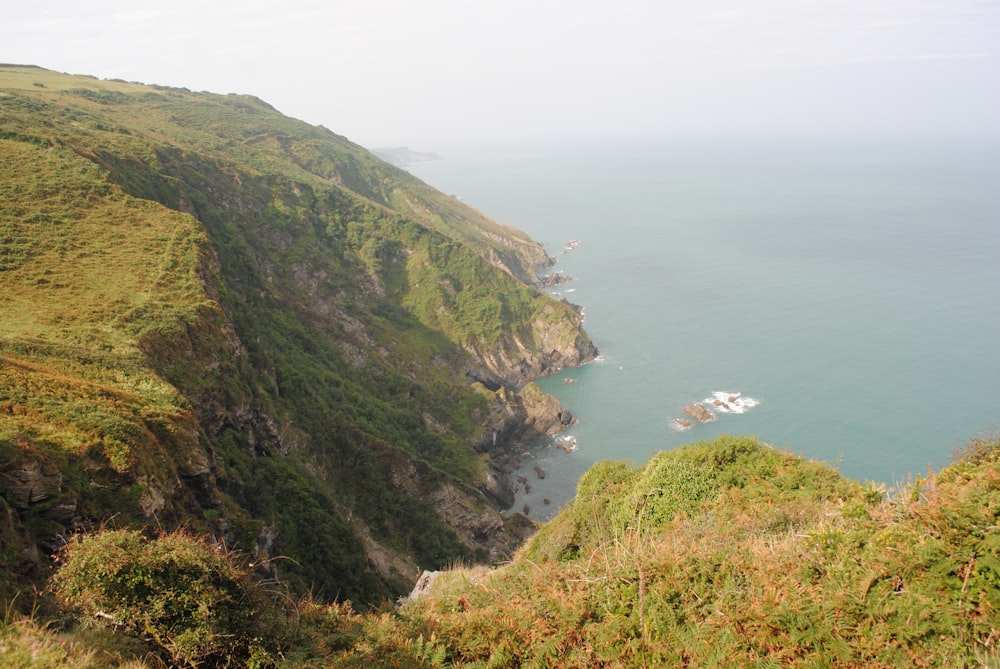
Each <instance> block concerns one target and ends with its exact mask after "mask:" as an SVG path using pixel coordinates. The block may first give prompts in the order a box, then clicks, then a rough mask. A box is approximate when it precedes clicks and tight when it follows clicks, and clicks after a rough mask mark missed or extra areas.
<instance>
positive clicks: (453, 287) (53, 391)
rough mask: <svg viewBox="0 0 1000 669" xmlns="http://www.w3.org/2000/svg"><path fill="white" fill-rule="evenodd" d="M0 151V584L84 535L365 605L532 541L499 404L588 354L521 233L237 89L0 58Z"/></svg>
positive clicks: (508, 424) (556, 410)
mask: <svg viewBox="0 0 1000 669" xmlns="http://www.w3.org/2000/svg"><path fill="white" fill-rule="evenodd" d="M0 158H2V160H0V170H2V172H3V174H2V178H0V242H2V246H0V491H2V497H0V511H2V513H0V537H2V540H3V541H2V544H0V560H2V565H0V567H2V569H3V570H4V571H5V574H6V575H7V578H5V579H4V582H5V583H7V585H6V586H5V588H4V590H5V592H4V593H3V594H4V595H7V596H9V595H10V594H11V592H12V591H16V590H18V589H19V588H24V587H28V586H29V585H30V584H32V583H38V582H39V581H40V579H44V578H45V576H46V574H47V571H48V568H49V560H48V557H47V555H48V554H49V553H51V551H53V550H54V549H56V548H57V547H58V546H59V545H60V544H61V543H62V542H63V541H64V538H65V537H66V536H68V535H70V534H72V533H74V532H78V531H81V530H88V529H92V528H95V527H99V526H102V525H111V526H115V527H156V528H161V529H164V530H169V529H171V528H176V527H186V528H188V529H189V531H191V532H194V533H198V534H203V535H206V536H209V537H211V538H212V539H213V540H215V541H218V542H222V543H224V544H225V545H226V546H229V547H231V548H238V549H240V550H243V551H245V552H246V553H247V554H249V555H253V556H255V558H256V559H257V561H258V563H259V564H262V565H266V568H264V572H266V574H267V575H268V576H271V577H278V578H280V579H282V581H283V582H285V583H289V584H291V585H292V587H293V588H294V589H295V590H298V591H311V592H312V593H314V594H315V595H316V596H318V597H320V598H326V599H332V598H336V597H348V598H351V599H353V600H354V601H356V602H377V601H380V600H381V599H383V598H392V597H394V596H396V595H398V594H400V593H402V592H405V591H406V590H408V589H409V587H410V585H411V584H412V582H413V580H414V579H415V578H416V576H417V574H418V573H419V571H420V570H421V569H426V568H439V567H441V566H444V565H446V564H449V563H452V562H454V561H456V560H471V559H476V560H486V561H490V560H498V559H503V558H504V557H506V556H509V555H510V553H511V551H512V550H513V549H514V547H516V546H517V545H518V544H519V543H520V542H521V541H522V540H523V538H524V536H525V535H526V534H527V533H529V532H530V531H531V525H530V523H529V522H528V521H526V520H525V519H523V518H519V517H516V516H515V517H512V518H507V519H505V518H504V517H503V516H502V515H501V513H500V510H501V509H502V508H504V507H505V506H508V505H509V504H510V503H511V501H512V492H511V488H510V485H509V481H507V480H506V474H505V469H504V466H503V461H504V459H505V458H506V457H507V455H508V449H509V448H510V446H511V445H512V444H513V443H515V442H516V441H517V440H519V439H522V438H527V437H530V436H532V435H534V434H539V433H548V432H554V431H557V430H559V429H561V428H562V427H563V426H564V423H566V422H568V421H569V420H570V417H569V415H568V413H567V412H565V411H564V410H562V408H561V407H558V404H557V403H555V402H554V400H552V399H551V398H548V400H545V401H540V400H539V398H538V397H537V395H538V393H536V390H537V387H534V386H533V385H532V384H529V385H528V386H527V387H526V391H523V392H522V393H520V394H519V393H517V392H514V390H513V389H515V388H518V387H520V386H522V385H523V384H525V383H528V382H530V381H531V380H532V379H534V378H536V377H538V376H541V375H544V374H547V373H550V372H552V371H554V370H556V369H559V368H561V367H563V366H567V365H578V364H582V363H584V362H587V361H588V360H590V359H591V358H593V357H594V355H595V354H596V351H595V349H594V346H593V344H592V343H591V342H590V340H589V338H588V337H587V335H586V334H585V333H584V331H583V330H582V329H581V322H582V318H581V316H580V314H579V313H578V310H577V309H576V308H575V307H574V306H573V305H571V304H568V303H566V302H564V301H556V300H553V299H552V298H550V297H548V296H547V295H545V294H544V293H542V292H541V291H539V290H537V288H536V287H535V284H536V283H537V280H538V277H537V274H536V272H538V271H539V270H540V269H543V268H545V267H548V266H549V265H550V264H551V263H552V259H551V258H549V256H548V255H547V254H546V253H545V251H544V250H543V249H542V248H541V247H540V246H539V245H538V244H537V243H536V242H534V241H533V240H532V239H531V238H530V237H528V236H527V235H525V234H524V233H522V232H520V231H518V230H516V229H514V228H511V227H508V226H505V225H502V224H500V223H497V222H496V221H493V220H491V219H489V218H488V217H486V216H484V215H482V214H481V213H479V212H477V211H475V210H473V209H471V208H469V207H467V206H465V205H463V204H461V203H460V202H458V201H456V200H455V199H454V198H451V197H448V196H445V195H442V194H441V193H438V192H437V191H435V190H434V189H432V188H431V187H429V186H427V185H426V184H424V183H422V182H421V181H419V180H417V179H416V178H414V177H412V176H411V175H409V174H408V173H406V172H404V171H402V170H400V169H397V168H395V167H393V166H392V165H389V164H387V163H385V162H383V161H382V160H380V159H378V158H377V157H375V156H374V155H372V154H371V153H369V152H368V151H367V150H365V149H364V148H362V147H360V146H357V145H355V144H352V143H351V142H350V141H348V140H347V139H345V138H344V137H341V136H338V135H336V134H334V133H333V132H331V131H329V130H327V129H325V128H322V127H314V126H310V125H308V124H305V123H303V122H300V121H297V120H295V119H291V118H288V117H286V116H284V115H282V114H281V113H279V112H278V111H277V110H275V109H274V108H273V107H271V106H270V105H268V104H267V103H265V102H263V101H261V100H259V99H257V98H254V97H251V96H246V95H217V94H212V93H204V92H201V93H196V92H192V91H189V90H186V89H178V88H167V87H160V86H148V85H143V84H137V83H129V82H124V81H104V80H98V79H95V78H92V77H86V76H71V75H65V74H60V73H56V72H51V71H47V70H43V69H41V68H36V67H24V66H14V65H3V66H0ZM525 392H526V393H527V394H524V393H525ZM524 397H529V398H530V401H528V402H525V401H524V399H523V398H524ZM529 412H531V413H532V415H530V416H529ZM276 556H281V560H274V558H275V557H276Z"/></svg>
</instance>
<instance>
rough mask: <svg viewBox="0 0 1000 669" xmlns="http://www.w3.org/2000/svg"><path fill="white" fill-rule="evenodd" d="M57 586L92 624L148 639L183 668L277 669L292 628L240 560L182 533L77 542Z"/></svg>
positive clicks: (64, 558)
mask: <svg viewBox="0 0 1000 669" xmlns="http://www.w3.org/2000/svg"><path fill="white" fill-rule="evenodd" d="M52 586H53V591H54V593H55V594H56V597H57V598H58V599H59V601H60V602H61V603H62V604H64V605H66V606H68V607H69V608H71V609H73V610H76V611H78V612H80V613H81V614H82V615H83V616H84V617H85V619H87V620H89V621H93V622H96V623H98V624H103V625H108V626H110V627H112V628H115V629H118V630H121V631H123V632H125V633H127V634H131V635H135V636H139V637H142V638H145V639H147V640H148V641H150V642H152V643H153V644H154V645H155V646H157V647H158V649H159V650H160V652H161V653H163V654H165V655H166V656H169V659H170V660H171V661H172V662H173V663H174V664H175V665H177V666H190V667H195V666H199V665H201V664H205V665H208V666H217V667H229V666H240V667H243V666H257V667H263V666H271V665H273V664H274V662H273V660H272V659H271V657H272V654H271V653H272V650H273V648H274V647H275V646H276V642H277V641H278V637H279V636H280V634H281V632H280V630H281V629H282V628H283V627H284V626H283V625H282V624H281V623H282V622H283V619H284V616H282V614H281V609H280V607H278V606H277V605H276V604H275V603H274V602H273V601H272V600H271V599H270V598H269V597H268V596H267V593H266V592H265V591H264V589H263V588H262V587H261V586H260V585H259V584H258V583H257V581H255V580H254V578H253V577H252V575H251V574H250V572H249V570H247V569H246V568H244V567H243V566H241V565H240V564H239V561H238V560H237V558H236V556H235V555H234V554H233V553H230V552H227V551H225V550H224V549H221V548H218V547H216V546H213V545H210V544H209V543H208V541H207V540H205V539H204V538H197V537H192V536H189V535H187V534H184V533H183V532H180V531H178V532H173V533H170V534H164V535H162V536H160V537H157V538H155V539H148V538H147V537H146V536H145V535H144V534H143V533H142V532H139V531H136V530H104V531H101V532H98V533H95V534H90V535H84V536H77V537H76V538H74V539H73V540H72V541H70V542H69V544H67V545H66V546H65V547H64V548H63V550H62V553H61V555H60V566H59V568H58V570H57V571H56V573H55V575H54V576H53V578H52Z"/></svg>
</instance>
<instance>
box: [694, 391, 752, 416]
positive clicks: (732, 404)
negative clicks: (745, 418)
mask: <svg viewBox="0 0 1000 669" xmlns="http://www.w3.org/2000/svg"><path fill="white" fill-rule="evenodd" d="M702 404H704V405H705V406H707V407H709V408H712V409H715V410H716V411H719V412H721V413H746V412H747V411H749V410H750V409H752V408H754V407H755V406H757V405H758V404H760V400H758V399H754V398H753V397H744V396H743V394H742V393H738V392H728V391H725V390H719V391H716V392H714V393H712V396H711V397H709V398H707V399H705V400H702Z"/></svg>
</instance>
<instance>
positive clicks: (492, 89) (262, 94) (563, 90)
mask: <svg viewBox="0 0 1000 669" xmlns="http://www.w3.org/2000/svg"><path fill="white" fill-rule="evenodd" d="M0 17H2V19H0V62H6V63H18V64H32V65H38V66H41V67H45V68H48V69H52V70H57V71H60V72H68V73H74V74H88V75H93V76H96V77H99V78H106V79H124V80H126V81H138V82H142V83H148V84H160V85H166V86H178V87H183V88H188V89H191V90H195V91H201V90H207V91H212V92H215V93H246V94H251V95H256V96H257V97H259V98H262V99H264V100H265V101H267V102H269V103H270V104H272V105H273V106H275V107H276V108H277V109H279V110H280V111H282V112H283V113H285V114H288V115H289V116H293V117H295V118H299V119H302V120H304V121H307V122H309V123H312V124H315V125H323V126H326V127H327V128H329V129H331V130H333V131H334V132H337V133H339V134H341V135H345V136H347V137H348V138H349V139H351V140H353V141H355V142H358V143H360V144H362V145H364V146H368V147H381V146H401V145H406V146H410V147H411V148H414V149H417V150H433V149H434V147H435V145H436V144H437V143H440V142H450V141H462V140H467V139H500V140H503V139H515V138H526V139H532V138H543V137H567V138H589V137H595V138H596V137H601V138H605V137H610V138H614V137H672V136H685V137H703V136H705V137H716V138H717V137H722V138H725V137H737V136H758V137H771V136H793V137H794V136H809V135H820V136H825V137H869V136H918V137H928V136H929V137H945V138H948V137H958V136H962V137H967V136H971V137H977V136H983V137H986V136H989V137H992V138H1000V0H571V1H570V0H504V1H503V2H499V1H498V0H491V1H481V0H284V1H282V2H275V1H274V0H240V2H230V1H229V0H197V1H193V0H172V1H169V2H164V1H163V0H160V1H159V2H142V1H140V0H85V1H81V0H32V1H31V2H27V1H25V0H0Z"/></svg>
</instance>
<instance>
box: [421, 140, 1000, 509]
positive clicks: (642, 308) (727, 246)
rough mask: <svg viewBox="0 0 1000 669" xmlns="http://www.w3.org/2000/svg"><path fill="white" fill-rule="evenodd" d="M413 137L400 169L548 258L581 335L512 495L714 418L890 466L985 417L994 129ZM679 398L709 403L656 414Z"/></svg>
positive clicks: (868, 464)
mask: <svg viewBox="0 0 1000 669" xmlns="http://www.w3.org/2000/svg"><path fill="white" fill-rule="evenodd" d="M427 148H429V149H433V150H435V151H437V152H438V153H439V154H440V155H441V157H442V159H441V160H438V161H433V162H426V163H419V164H415V165H412V166H411V167H410V168H409V169H410V171H411V172H412V173H413V174H415V175H416V176H418V177H419V178H421V179H423V180H424V181H426V182H428V183H429V184H431V185H433V186H435V187H436V188H438V189H439V190H442V191H444V192H446V193H450V194H454V195H455V196H457V197H460V198H461V199H462V200H463V201H464V202H466V203H467V204H469V205H471V206H473V207H475V208H477V209H479V210H480V211H482V212H484V213H486V214H487V215H489V216H491V217H493V218H495V219H497V220H499V221H501V222H503V223H506V224H509V225H512V226H515V227H518V228H520V229H522V230H525V231H526V232H528V233H529V234H530V235H531V236H533V237H534V238H535V239H537V240H538V241H540V242H542V243H543V244H545V246H546V248H547V249H548V250H549V253H550V254H552V255H555V256H557V257H558V264H557V266H556V268H555V269H556V270H558V271H562V272H565V273H567V274H570V275H572V276H573V277H575V280H574V281H573V282H572V283H569V284H564V285H562V286H559V287H557V288H555V289H553V292H559V293H561V294H562V295H564V296H565V297H566V298H567V299H569V300H570V301H571V302H574V303H576V304H579V305H582V306H583V307H584V309H585V313H586V328H587V330H588V332H589V333H590V335H591V336H592V337H593V339H594V340H595V342H596V343H597V345H598V346H599V347H600V349H601V351H602V353H603V356H602V358H601V359H600V361H598V362H596V363H594V364H591V365H588V366H586V367H583V368H579V369H572V370H565V371H564V372H562V373H560V374H557V375H555V376H553V377H550V378H548V379H544V380H543V381H542V386H543V387H544V388H545V389H546V390H548V391H550V392H552V393H553V394H555V395H556V396H557V397H558V398H559V399H560V400H561V401H562V402H563V404H564V405H566V406H567V407H568V408H569V409H570V410H572V411H573V412H574V413H575V414H576V415H577V416H578V418H579V420H580V422H579V424H577V425H575V426H573V427H572V428H571V429H570V430H569V434H571V435H572V436H573V437H575V438H576V441H577V448H576V450H575V451H574V452H572V453H566V452H564V451H563V450H561V449H559V448H557V447H554V446H553V445H552V444H551V443H544V442H543V443H539V444H533V445H530V446H526V448H525V453H526V458H525V461H524V466H523V468H522V470H521V471H520V472H518V476H520V477H521V479H522V483H521V485H520V490H519V493H518V497H519V499H518V502H517V505H516V508H517V509H518V510H521V509H523V508H524V507H527V508H528V509H529V510H530V513H529V515H530V516H531V517H534V518H540V519H544V518H547V517H550V516H551V515H553V514H554V513H555V512H556V511H557V510H558V508H559V507H560V506H562V505H563V504H565V503H566V501H567V500H569V499H571V498H572V495H573V491H574V488H575V485H576V482H577V480H578V479H579V477H580V475H581V474H582V473H583V472H585V471H586V469H587V468H588V467H590V465H592V464H593V463H594V462H596V461H598V460H602V459H619V460H629V461H632V462H633V463H635V464H641V463H642V462H644V461H645V460H646V459H647V458H648V457H649V456H650V455H652V454H653V453H655V452H657V451H659V450H663V449H670V448H675V447H677V446H679V445H681V444H684V443H689V442H692V441H697V440H700V439H708V438H712V437H714V436H716V435H719V434H752V435H757V436H759V437H760V438H761V439H762V440H764V441H766V442H768V443H770V444H773V445H775V446H777V447H779V448H782V449H785V450H789V451H792V452H795V453H800V454H802V455H805V456H807V457H809V458H813V459H818V460H824V461H828V462H830V463H832V464H834V465H836V466H837V467H838V468H839V469H840V470H841V471H842V472H843V473H844V474H846V475H847V476H850V477H852V478H855V479H858V480H872V481H876V482H884V483H887V484H888V485H890V486H892V485H894V484H896V483H899V482H902V481H905V480H906V479H908V478H909V477H912V476H913V475H915V474H921V473H925V472H926V471H927V468H928V467H933V468H935V469H936V468H939V467H941V466H943V465H945V464H947V462H948V459H949V456H950V455H951V454H952V452H953V451H954V450H955V449H956V448H957V447H960V446H961V445H962V444H964V443H965V442H966V441H967V440H968V439H969V438H971V437H974V436H977V435H980V434H982V433H983V432H984V431H986V430H991V429H994V428H996V427H997V426H998V423H1000V420H998V415H1000V412H998V407H1000V147H998V146H997V145H996V144H992V145H983V144H975V143H971V142H970V143H965V144H944V143H940V144H931V143H927V144H911V145H907V144H903V143H895V144H890V143H885V144H875V143H868V144H865V143H856V144H849V143H848V144H836V143H829V144H821V143H812V144H810V143H799V144H776V143H766V142H757V143H752V142H744V143H738V142H737V143H722V142H718V143H711V142H696V141H693V140H692V141H683V142H682V141H673V142H672V141H666V140H664V141H649V142H612V141H605V142H574V143H570V142H565V143H559V142H550V143H545V142H536V143H527V142H525V143H516V142H508V143H481V144H473V143H468V144H463V145H454V146H436V147H427ZM571 240H578V241H579V244H572V245H570V246H573V248H571V249H568V250H567V248H566V247H567V243H568V242H570V241H571ZM566 379H572V380H573V382H572V383H566V382H565V380H566ZM715 393H723V394H722V395H719V397H721V398H722V399H723V400H725V401H726V402H729V398H730V396H733V397H736V396H737V394H739V395H738V399H740V400H742V401H741V402H736V403H732V404H731V406H730V409H731V410H730V411H728V412H727V411H724V409H726V407H725V406H722V407H719V406H718V405H715V404H713V403H712V402H711V400H712V399H713V398H715V397H716V395H715ZM690 403H704V404H705V405H706V406H707V407H708V408H710V409H712V411H713V412H714V413H715V414H716V420H715V421H713V422H710V423H704V424H700V423H696V424H695V425H694V426H693V427H692V428H690V429H688V430H686V431H684V430H679V429H677V428H678V427H679V426H678V424H677V423H676V422H675V421H676V419H678V418H682V417H683V414H682V413H681V409H682V407H684V406H685V405H688V404H690ZM536 466H537V467H540V468H541V469H542V470H543V471H544V472H545V474H546V475H545V478H544V479H541V478H539V476H538V474H537V472H536V470H535V467H536ZM525 483H526V485H525Z"/></svg>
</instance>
